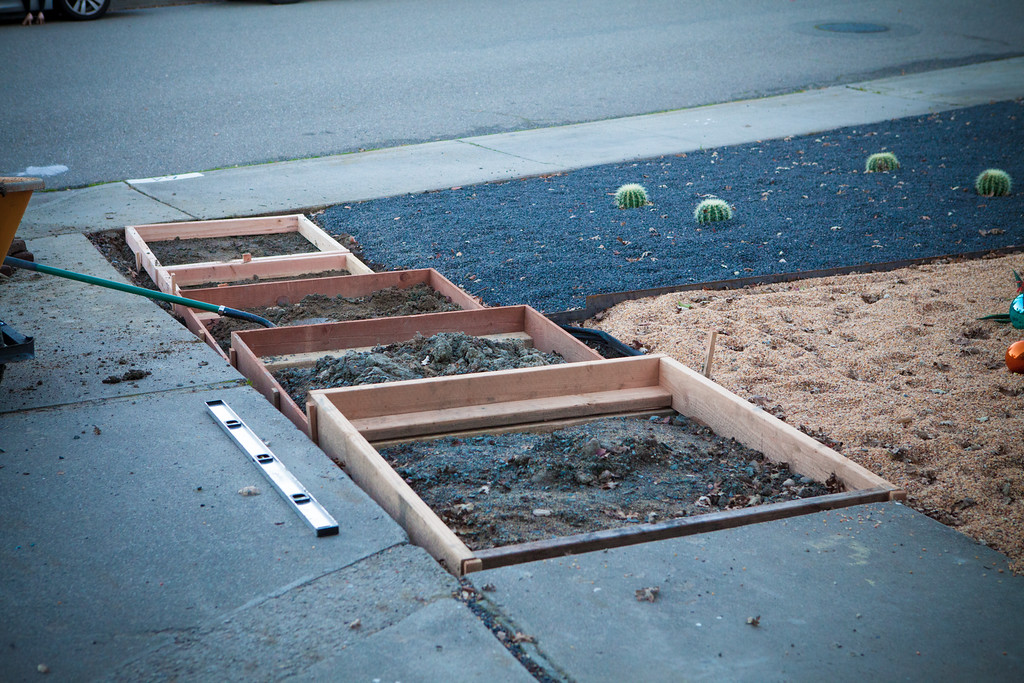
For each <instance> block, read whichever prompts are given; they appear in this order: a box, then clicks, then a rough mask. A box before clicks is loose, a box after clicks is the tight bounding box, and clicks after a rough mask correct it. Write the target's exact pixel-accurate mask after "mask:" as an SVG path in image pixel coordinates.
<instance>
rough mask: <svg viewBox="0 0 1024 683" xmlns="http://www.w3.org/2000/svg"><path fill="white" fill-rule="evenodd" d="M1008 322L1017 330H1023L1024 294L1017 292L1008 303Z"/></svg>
mask: <svg viewBox="0 0 1024 683" xmlns="http://www.w3.org/2000/svg"><path fill="white" fill-rule="evenodd" d="M1010 324H1011V325H1013V326H1014V327H1015V328H1016V329H1018V330H1024V294H1018V295H1017V298H1016V299H1014V300H1013V302H1012V303H1011V304H1010Z"/></svg>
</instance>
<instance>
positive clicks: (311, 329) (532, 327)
mask: <svg viewBox="0 0 1024 683" xmlns="http://www.w3.org/2000/svg"><path fill="white" fill-rule="evenodd" d="M441 332H462V333H465V334H469V335H473V336H487V335H493V334H509V333H516V332H525V333H526V334H528V335H529V336H530V338H531V339H532V340H533V341H532V345H533V346H534V347H535V348H537V349H539V350H540V351H544V352H545V353H557V354H559V355H560V356H562V357H563V358H565V359H566V360H567V361H568V362H569V363H570V364H575V363H586V362H593V361H595V360H598V359H600V358H601V356H600V354H598V353H597V352H596V351H594V350H593V349H591V348H590V347H588V346H587V345H586V344H584V343H582V342H580V341H578V340H577V339H575V338H574V337H573V336H572V335H570V334H569V333H567V332H565V331H564V330H562V329H561V328H560V327H558V326H557V325H555V324H554V323H553V322H551V321H550V320H548V319H547V318H545V317H544V316H543V315H541V314H540V313H538V312H537V311H535V310H534V309H532V308H530V307H529V306H502V307H498V308H480V309H476V310H470V311H450V312H446V313H427V314H424V315H411V316H398V317H393V318H372V319H369V320H351V321H346V322H338V323H323V324H320V325H296V326H293V327H275V328H271V329H259V330H246V331H242V332H233V333H232V335H231V340H232V341H231V347H232V350H233V351H234V355H235V359H236V360H235V367H236V368H237V369H238V371H239V372H241V373H242V374H243V375H245V377H247V378H248V379H249V380H250V381H251V382H252V384H253V386H254V387H255V388H256V389H257V390H258V391H259V392H260V393H262V394H263V395H264V396H266V397H267V399H268V400H274V396H279V397H280V404H279V406H278V407H279V409H280V410H281V412H282V413H284V414H285V415H286V416H287V417H288V418H289V419H290V420H291V421H292V422H293V423H295V425H296V426H298V427H299V429H301V430H303V431H304V432H306V433H307V434H310V432H309V421H308V419H307V417H306V412H305V411H304V410H303V408H301V407H299V406H298V405H296V403H295V401H293V400H292V398H291V397H290V396H289V395H288V394H287V392H285V391H284V390H283V389H282V387H281V385H280V384H279V383H278V382H277V380H276V379H275V378H274V376H273V374H271V372H270V371H269V370H268V369H267V365H266V362H265V359H266V358H268V357H277V356H282V355H292V354H308V353H320V354H322V355H331V354H338V353H341V352H343V351H344V350H345V349H349V348H360V347H367V346H374V345H377V344H393V343H396V342H403V341H408V340H410V339H412V338H413V337H415V336H416V335H417V334H421V335H423V336H424V337H430V336H433V335H435V334H438V333H441ZM484 376H488V377H491V376H497V377H500V376H501V373H475V374H473V375H461V377H484ZM421 381H424V380H410V382H411V383H416V382H421ZM491 381H492V380H488V381H487V382H485V383H484V384H485V385H488V384H489V382H491ZM407 383H409V382H406V384H407ZM393 384H399V383H398V382H390V383H388V384H386V385H375V386H389V385H393ZM485 391H492V392H493V389H489V390H487V389H485Z"/></svg>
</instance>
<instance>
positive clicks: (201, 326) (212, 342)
mask: <svg viewBox="0 0 1024 683" xmlns="http://www.w3.org/2000/svg"><path fill="white" fill-rule="evenodd" d="M173 309H174V313H175V315H177V316H179V317H180V318H181V319H182V321H183V322H184V323H185V327H187V328H188V329H189V331H190V332H192V334H194V335H196V336H197V337H199V338H200V339H202V340H203V341H204V342H206V345H207V346H209V347H210V348H211V349H213V350H214V351H216V352H217V353H218V354H219V355H220V356H221V357H222V358H223V359H224V360H228V354H227V352H226V351H225V350H224V349H222V348H221V347H220V344H218V343H217V340H216V338H214V336H213V335H212V334H211V333H210V329H209V328H208V327H207V326H206V324H205V321H206V320H216V319H217V318H219V317H220V316H218V315H217V314H216V313H200V312H197V311H196V310H195V309H192V308H189V307H187V306H182V305H181V304H174V305H173Z"/></svg>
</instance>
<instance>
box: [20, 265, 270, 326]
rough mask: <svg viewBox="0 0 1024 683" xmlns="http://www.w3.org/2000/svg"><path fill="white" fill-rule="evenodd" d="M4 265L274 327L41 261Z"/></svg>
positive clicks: (211, 306) (229, 311) (223, 309)
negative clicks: (48, 264) (55, 266)
mask: <svg viewBox="0 0 1024 683" xmlns="http://www.w3.org/2000/svg"><path fill="white" fill-rule="evenodd" d="M4 265H5V266H11V267H12V268H22V269H24V270H34V271H36V272H38V273H46V274H47V275H56V276H57V277H65V278H67V279H69V280H78V281H79V282H84V283H86V284H89V285H99V286H100V287H107V288H108V289H116V290H118V291H120V292H128V293H129V294H138V295H139V296H145V297H149V298H150V299H158V300H160V301H166V302H168V303H172V304H179V305H181V306H188V307H189V308H198V309H199V310H201V311H210V312H211V313H219V314H220V315H225V316H227V317H229V318H238V319H239V320H247V321H249V322H253V323H259V324H260V325H263V326H264V327H274V323H272V322H270V321H269V320H267V319H266V318H261V317H260V316H258V315H255V314H253V313H249V312H247V311H239V310H238V309H236V308H228V307H227V306H218V305H217V304H208V303H206V302H205V301H196V300H195V299H186V298H185V297H182V296H175V295H173V294H164V293H163V292H158V291H155V290H152V289H146V288H145V287H136V286H135V285H128V284H124V283H123V282H115V281H113V280H105V279H103V278H101V277H93V276H92V275H83V274H82V273H75V272H72V271H70V270H62V269H60V268H54V267H52V266H44V265H43V264H41V263H33V262H32V261H23V260H22V259H20V258H13V257H11V256H8V257H6V258H5V259H4Z"/></svg>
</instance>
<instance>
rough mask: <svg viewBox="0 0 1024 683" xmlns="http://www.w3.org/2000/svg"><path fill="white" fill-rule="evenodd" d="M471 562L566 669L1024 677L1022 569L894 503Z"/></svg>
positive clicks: (501, 605)
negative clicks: (521, 560) (576, 551)
mask: <svg viewBox="0 0 1024 683" xmlns="http://www.w3.org/2000/svg"><path fill="white" fill-rule="evenodd" d="M470 576H471V581H472V583H473V584H474V585H476V586H477V587H481V586H483V585H485V584H487V583H490V584H493V587H494V589H495V590H493V591H490V592H486V593H485V595H486V596H487V598H488V599H489V600H490V601H491V602H492V603H493V605H494V606H495V607H496V609H497V610H499V611H500V612H501V613H502V614H503V615H504V616H505V617H506V618H507V619H508V620H509V621H510V623H511V624H512V625H513V628H514V629H515V630H519V631H521V632H523V633H525V634H528V635H530V636H533V637H534V638H536V640H537V643H536V645H535V646H531V647H532V648H533V655H534V656H535V657H537V658H538V659H539V660H540V661H543V662H546V664H547V665H548V667H549V668H551V669H553V670H555V671H557V672H561V674H563V675H565V676H566V677H567V678H569V679H572V680H644V681H667V680H730V681H780V680H800V681H807V680H830V681H834V680H858V681H860V680H865V679H871V678H876V679H879V680H1021V678H1022V677H1024V652H1022V650H1021V647H1020V642H1021V639H1022V636H1024V628H1022V627H1021V626H1020V620H1019V618H1018V615H1019V614H1020V613H1021V610H1024V577H1019V576H1013V575H1012V574H1011V573H1010V571H1009V569H1007V562H1006V558H1005V557H1004V556H1003V555H1001V554H999V553H996V552H994V551H992V550H990V549H988V548H985V547H984V546H980V545H978V544H976V543H974V542H973V541H971V540H970V539H969V538H967V537H965V536H963V535H961V534H959V533H957V532H956V531H954V530H952V529H950V528H948V527H945V526H943V525H942V524H939V523H938V522H935V521H934V520H932V519H930V518H928V517H925V516H924V515H921V514H918V513H916V512H914V511H913V510H910V509H909V508H906V507H904V506H902V505H898V504H895V503H887V504H878V505H866V506H857V507H853V508H848V509H845V510H835V511H831V512H824V513H819V514H815V515H808V516H805V517H798V518H794V519H789V520H785V521H778V522H770V523H766V524H757V525H753V526H747V527H741V528H738V529H731V530H727V531H718V532H715V533H711V534H702V535H697V536H691V537H687V538H681V539H674V540H670V541H662V542H658V543H650V544H644V545H636V546H631V547H627V548H619V549H616V550H609V551H602V552H595V553H588V554H585V555H578V556H575V557H566V558H562V559H558V560H549V561H542V562H534V563H529V564H523V565H518V566H513V567H506V568H501V569H494V570H490V571H485V572H481V573H479V574H472V575H470ZM645 588H655V589H658V592H657V596H656V598H655V599H654V601H653V602H649V601H647V600H639V599H638V597H637V591H642V590H643V589H645ZM753 620H758V621H757V623H756V625H755V623H751V622H752V621H753Z"/></svg>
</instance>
